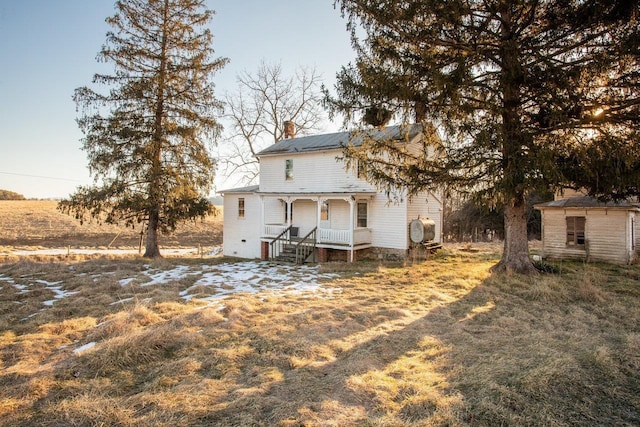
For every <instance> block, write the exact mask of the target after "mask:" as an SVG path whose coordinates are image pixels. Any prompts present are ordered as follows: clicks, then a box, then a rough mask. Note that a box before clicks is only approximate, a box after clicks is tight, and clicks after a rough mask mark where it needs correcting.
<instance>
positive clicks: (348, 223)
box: [260, 193, 375, 262]
mask: <svg viewBox="0 0 640 427" xmlns="http://www.w3.org/2000/svg"><path fill="white" fill-rule="evenodd" d="M374 195H375V193H324V194H317V193H316V194H299V193H297V194H265V193H262V194H260V199H261V205H262V232H261V240H262V242H263V250H262V255H263V258H265V257H266V258H272V259H273V258H274V257H275V256H277V255H278V252H279V251H280V250H282V248H281V247H284V246H283V242H285V243H284V244H288V245H292V244H299V245H307V246H309V245H311V246H312V247H313V248H314V249H315V248H328V249H338V250H344V251H349V253H350V255H349V260H351V261H353V253H354V251H355V250H358V249H364V248H367V247H370V246H371V241H372V240H371V234H372V232H371V229H370V228H369V227H368V222H369V215H370V202H371V200H372V198H373V196H374ZM264 243H269V246H268V247H266V246H265V245H264ZM277 245H280V246H281V247H279V246H277ZM265 252H268V253H265ZM299 252H300V251H299ZM297 262H300V261H299V260H297Z"/></svg>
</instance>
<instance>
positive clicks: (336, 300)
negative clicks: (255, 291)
mask: <svg viewBox="0 0 640 427" xmlns="http://www.w3.org/2000/svg"><path fill="white" fill-rule="evenodd" d="M474 262H475V261H473V260H464V259H463V260H460V261H459V262H456V263H452V264H447V263H446V262H445V261H441V262H440V263H439V264H437V265H436V264H429V263H427V264H424V265H420V266H411V267H398V268H387V269H382V270H381V271H377V272H376V271H373V272H358V275H357V276H356V275H353V276H348V277H344V278H342V279H338V280H335V281H334V282H331V283H327V286H329V287H331V286H333V287H336V288H339V289H341V293H335V294H330V296H325V297H322V296H319V295H286V296H277V295H244V296H239V297H236V298H233V299H230V300H228V301H226V302H225V304H226V307H225V309H224V310H223V311H222V312H219V311H218V310H217V309H215V308H203V307H196V306H193V305H192V306H190V307H187V306H185V305H184V304H183V303H179V302H178V301H177V300H176V302H174V303H169V302H167V303H163V304H156V305H149V306H148V307H146V306H143V307H142V308H135V309H131V311H129V312H122V313H120V312H118V313H116V316H115V317H109V316H107V319H106V320H107V321H106V322H105V323H104V324H102V325H100V326H98V327H96V328H97V329H98V330H97V331H96V330H95V329H94V328H88V329H87V330H86V331H82V330H78V331H75V332H73V333H71V335H69V336H70V337H71V338H69V336H67V337H66V338H65V339H67V340H69V339H76V340H80V343H84V342H85V341H87V340H89V339H93V338H92V337H98V338H95V339H96V341H98V344H97V345H96V350H95V351H88V352H87V353H85V354H82V355H74V354H72V353H71V351H70V350H69V349H67V350H65V349H59V350H51V351H50V355H48V356H46V357H43V359H42V361H40V362H34V363H33V364H32V365H31V367H30V369H31V371H29V370H27V369H25V370H22V371H21V372H20V373H18V372H17V370H15V372H13V373H10V374H9V373H5V374H2V375H1V376H2V377H3V378H1V379H0V381H1V382H2V384H4V385H6V386H7V388H6V389H5V391H4V392H0V395H1V396H2V397H3V401H4V403H3V406H2V407H0V421H2V422H3V425H33V424H34V423H35V424H40V425H97V424H104V425H234V426H235V425H282V426H294V425H341V426H344V425H593V424H600V425H615V424H619V425H625V424H626V425H634V424H637V423H638V422H640V417H639V415H638V414H639V412H640V411H639V408H640V405H639V403H638V399H637V396H638V395H639V392H640V386H639V384H640V382H639V377H638V369H640V361H639V360H638V357H637V354H638V350H640V331H639V330H638V326H637V325H638V324H640V318H639V317H640V316H639V314H638V313H637V309H636V310H635V311H633V310H634V307H635V308H637V303H638V295H637V294H636V295H632V294H629V293H622V292H619V289H625V288H626V287H629V286H631V287H632V286H634V284H633V283H629V282H625V283H618V282H616V285H615V288H612V287H611V286H609V285H607V283H609V282H610V281H608V276H607V275H606V274H607V272H606V271H604V272H600V270H593V271H592V272H586V273H580V272H578V273H575V274H572V275H569V276H567V277H545V278H536V279H530V278H522V277H518V276H496V277H488V278H487V277H486V274H484V275H478V274H476V273H474V272H470V271H469V265H470V264H473V263H474ZM87 267H89V266H87ZM478 269H480V270H483V269H485V264H481V265H480V266H479V267H478ZM634 271H635V270H634ZM587 273H588V274H587ZM629 277H631V278H632V279H630V280H631V282H633V281H634V280H635V279H633V277H636V274H635V273H633V274H630V275H629ZM587 282H588V283H587ZM635 285H637V283H635ZM174 292H177V290H174ZM70 298H73V297H70ZM101 298H102V297H101ZM70 301H71V300H70ZM85 301H86V300H85ZM86 304H90V303H89V302H86ZM223 316H224V318H223ZM73 318H76V319H77V321H78V322H80V318H79V316H78V315H77V314H72V313H70V315H69V317H68V318H67V319H65V321H67V322H69V321H71V320H72V319H73ZM103 321H104V319H103ZM109 322H111V323H109ZM62 323H63V322H60V324H62ZM101 323H102V322H101ZM54 326H55V325H53V324H52V325H50V327H52V328H54ZM100 328H102V329H100ZM118 328H122V330H121V331H122V333H121V334H118ZM100 331H102V332H100ZM9 333H10V331H4V334H5V337H6V339H7V341H10V340H11V338H10V337H9V336H8V335H7V334H9ZM101 333H102V335H100V334H101ZM60 334H62V332H60ZM60 334H59V335H60ZM83 340H84V341H83ZM14 341H15V342H14V343H13V344H11V345H5V346H3V348H2V358H3V359H2V361H3V367H12V366H13V367H15V366H17V365H18V364H19V363H20V360H19V357H14V358H13V359H12V358H11V354H14V355H21V354H27V353H28V351H29V349H28V348H15V347H16V346H18V342H17V341H16V340H14ZM19 345H21V346H28V345H33V346H34V350H37V348H35V347H38V346H46V345H56V344H55V342H49V341H47V339H46V337H45V338H42V337H41V338H38V337H36V336H35V335H34V337H33V342H32V343H31V344H29V343H27V342H26V341H25V340H23V342H21V343H19ZM12 346H13V347H12ZM12 349H13V350H12ZM45 353H46V352H44V351H43V354H45ZM12 405H13V406H12Z"/></svg>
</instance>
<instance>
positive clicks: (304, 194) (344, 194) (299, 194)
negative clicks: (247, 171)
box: [256, 191, 377, 198]
mask: <svg viewBox="0 0 640 427" xmlns="http://www.w3.org/2000/svg"><path fill="white" fill-rule="evenodd" d="M256 194H258V195H260V196H272V197H298V198H303V197H327V198H330V197H339V198H342V197H347V196H355V197H357V196H361V197H364V196H366V197H369V196H374V195H376V194H377V193H376V192H375V191H337V192H336V191H332V192H321V191H310V192H295V193H283V192H279V191H276V192H268V191H256Z"/></svg>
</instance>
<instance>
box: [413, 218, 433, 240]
mask: <svg viewBox="0 0 640 427" xmlns="http://www.w3.org/2000/svg"><path fill="white" fill-rule="evenodd" d="M409 237H410V238H411V241H412V242H413V243H424V242H429V241H432V240H434V239H435V238H436V223H435V222H434V221H433V220H431V219H429V218H418V219H414V220H412V221H411V224H409Z"/></svg>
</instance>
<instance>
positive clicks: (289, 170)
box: [284, 159, 293, 181]
mask: <svg viewBox="0 0 640 427" xmlns="http://www.w3.org/2000/svg"><path fill="white" fill-rule="evenodd" d="M284 179H285V180H287V181H293V159H287V160H285V161H284Z"/></svg>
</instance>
